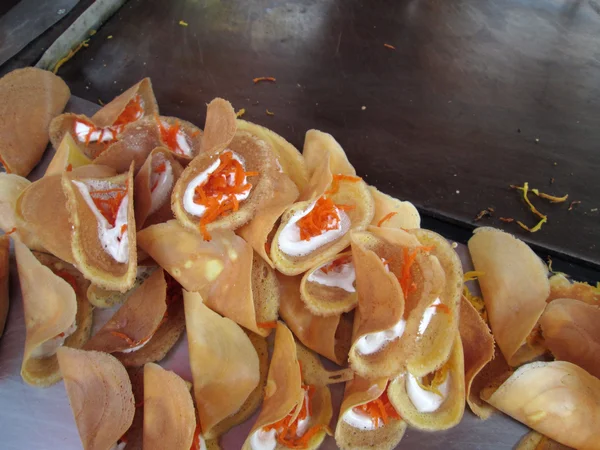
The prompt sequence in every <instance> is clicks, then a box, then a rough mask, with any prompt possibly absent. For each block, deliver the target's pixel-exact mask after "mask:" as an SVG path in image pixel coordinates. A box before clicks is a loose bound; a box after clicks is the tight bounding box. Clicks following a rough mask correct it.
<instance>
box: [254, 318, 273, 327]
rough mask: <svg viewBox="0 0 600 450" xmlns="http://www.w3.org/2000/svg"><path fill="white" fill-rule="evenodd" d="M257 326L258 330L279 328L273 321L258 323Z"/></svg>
mask: <svg viewBox="0 0 600 450" xmlns="http://www.w3.org/2000/svg"><path fill="white" fill-rule="evenodd" d="M256 325H257V326H258V328H277V321H276V320H272V321H271V322H258V323H257V324H256Z"/></svg>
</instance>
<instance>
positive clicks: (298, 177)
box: [237, 119, 308, 192]
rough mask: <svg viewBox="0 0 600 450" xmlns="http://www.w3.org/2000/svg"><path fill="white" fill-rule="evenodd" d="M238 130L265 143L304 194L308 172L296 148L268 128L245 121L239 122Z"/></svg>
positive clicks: (239, 120) (284, 171)
mask: <svg viewBox="0 0 600 450" xmlns="http://www.w3.org/2000/svg"><path fill="white" fill-rule="evenodd" d="M237 129H238V130H245V131H248V132H250V133H252V134H253V135H254V136H256V137H258V138H259V139H261V140H263V141H265V142H266V143H267V145H269V147H271V150H272V151H273V152H274V153H275V156H276V157H277V161H279V164H280V165H281V169H282V171H283V173H285V174H286V175H287V176H288V177H289V178H290V179H291V180H292V181H293V183H294V184H295V185H296V187H297V188H298V191H299V192H302V191H303V190H304V189H305V188H306V185H307V184H308V170H307V168H306V164H305V162H304V158H303V157H302V154H301V153H300V152H299V151H298V149H296V147H294V146H293V145H292V144H290V143H289V142H288V141H286V140H285V139H284V138H282V137H281V136H279V135H278V134H277V133H275V132H273V131H271V130H269V129H268V128H265V127H262V126H260V125H257V124H254V123H251V122H246V121H245V120H241V119H238V120H237Z"/></svg>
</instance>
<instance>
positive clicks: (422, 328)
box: [419, 298, 442, 335]
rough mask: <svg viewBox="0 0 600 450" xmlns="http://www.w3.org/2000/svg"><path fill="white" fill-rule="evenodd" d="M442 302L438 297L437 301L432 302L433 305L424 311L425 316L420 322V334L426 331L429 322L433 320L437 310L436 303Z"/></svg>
mask: <svg viewBox="0 0 600 450" xmlns="http://www.w3.org/2000/svg"><path fill="white" fill-rule="evenodd" d="M441 303H442V302H441V301H440V299H439V298H436V299H435V301H434V302H433V303H432V304H431V306H428V307H427V309H426V310H425V312H424V313H423V318H422V319H421V322H419V335H422V334H423V333H425V331H426V330H427V327H428V326H429V323H430V322H431V319H433V315H434V314H435V313H436V312H437V308H436V305H439V304H441Z"/></svg>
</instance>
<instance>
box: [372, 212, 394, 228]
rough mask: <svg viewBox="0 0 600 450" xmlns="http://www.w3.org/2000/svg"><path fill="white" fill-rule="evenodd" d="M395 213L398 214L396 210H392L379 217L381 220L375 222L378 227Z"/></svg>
mask: <svg viewBox="0 0 600 450" xmlns="http://www.w3.org/2000/svg"><path fill="white" fill-rule="evenodd" d="M396 214H398V212H396V211H392V212H390V213H387V214H386V215H385V216H383V217H382V218H381V220H380V221H379V222H377V226H378V227H380V226H382V225H383V224H384V223H386V222H387V221H388V220H390V219H391V218H392V217H394V216H395V215H396Z"/></svg>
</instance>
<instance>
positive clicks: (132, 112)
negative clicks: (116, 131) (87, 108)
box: [113, 94, 144, 125]
mask: <svg viewBox="0 0 600 450" xmlns="http://www.w3.org/2000/svg"><path fill="white" fill-rule="evenodd" d="M143 115H144V108H143V106H142V97H141V96H140V94H136V95H135V97H133V98H132V99H131V100H129V103H127V106H125V109H124V110H123V111H122V112H121V114H119V117H117V120H115V123H113V125H127V124H128V123H131V122H134V121H136V120H138V119H139V118H140V117H142V116H143Z"/></svg>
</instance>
